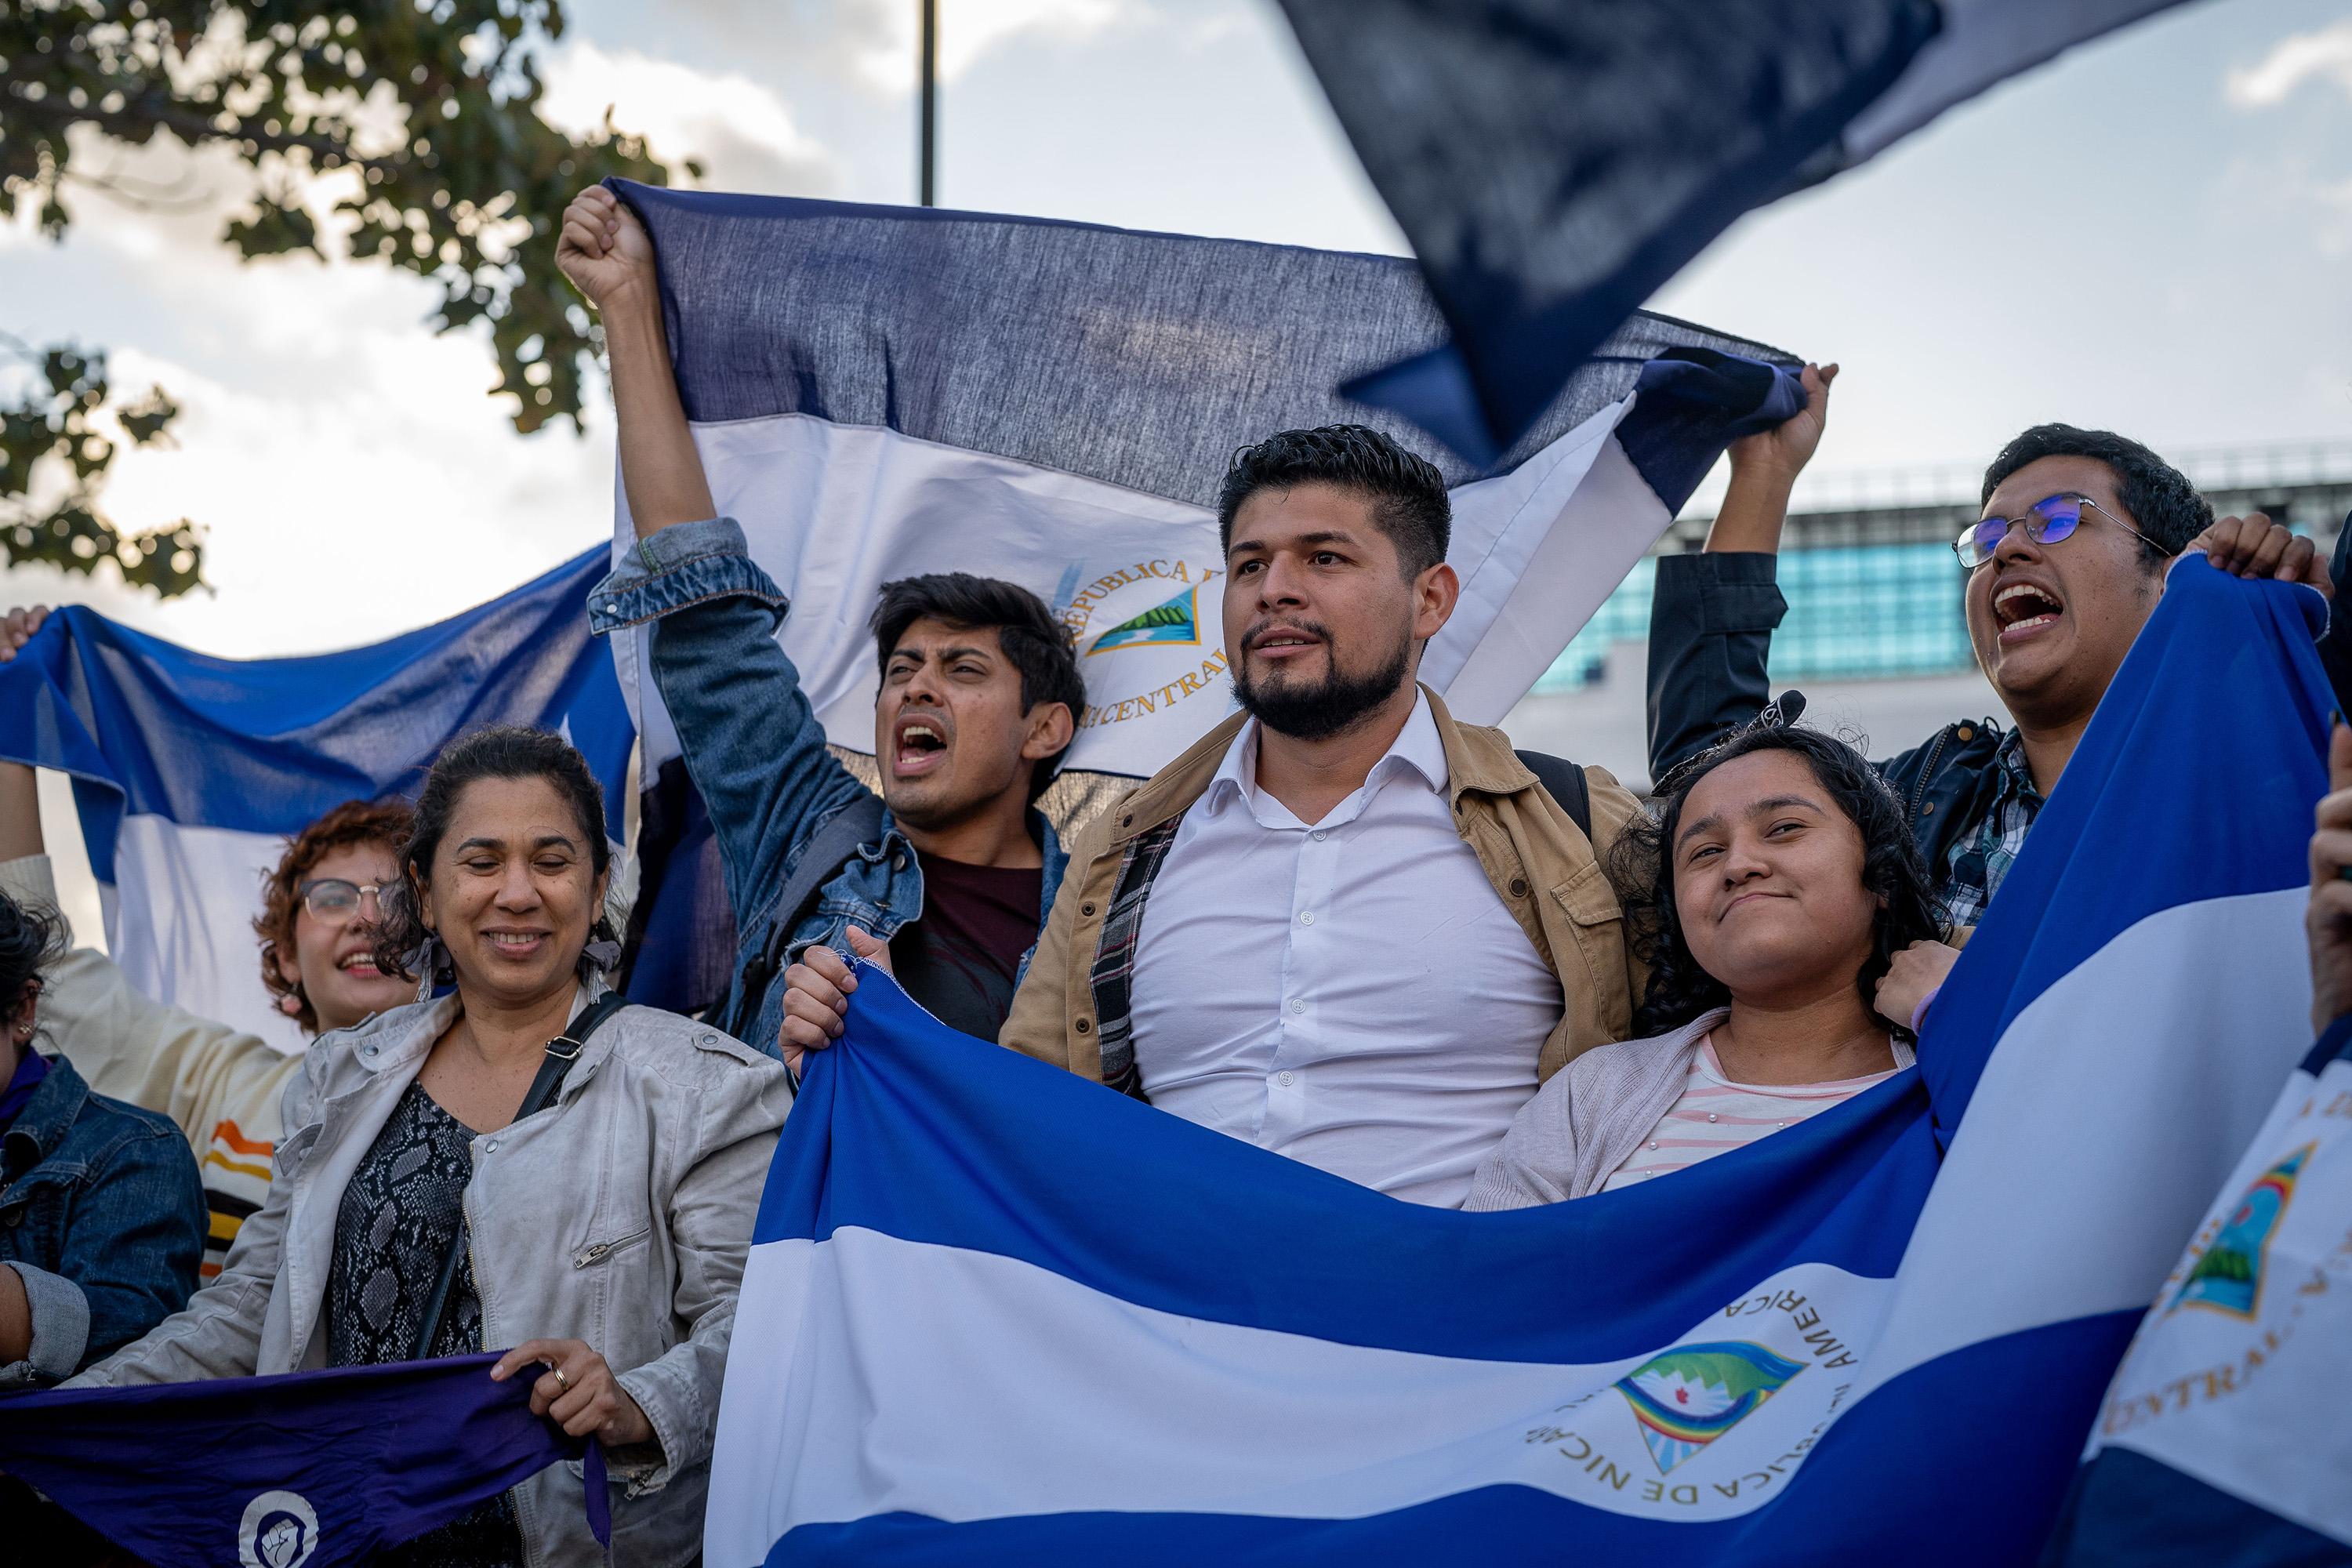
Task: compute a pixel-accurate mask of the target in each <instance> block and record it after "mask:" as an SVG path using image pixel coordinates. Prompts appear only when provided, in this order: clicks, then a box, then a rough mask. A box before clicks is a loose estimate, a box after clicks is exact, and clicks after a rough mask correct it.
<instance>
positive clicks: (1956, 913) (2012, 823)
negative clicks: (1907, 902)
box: [1944, 730, 2042, 926]
mask: <svg viewBox="0 0 2352 1568" xmlns="http://www.w3.org/2000/svg"><path fill="white" fill-rule="evenodd" d="M1993 761H1994V763H1995V764H1996V765H1997V766H1998V767H1999V768H2000V784H1999V785H1998V786H1997V787H1996V788H1995V790H1994V792H1993V797H1992V805H1991V808H1990V809H1989V810H1988V811H1986V813H1985V814H1984V817H1983V819H1982V820H1981V821H1979V823H1978V824H1977V826H1976V830H1975V831H1974V832H1972V833H1964V834H1962V835H1961V836H1960V837H1958V839H1957V840H1955V841H1954V843H1953V845H1952V850H1951V857H1950V861H1949V864H1948V867H1947V868H1946V871H1945V876H1944V909H1945V910H1946V912H1947V913H1948V916H1949V917H1950V919H1951V922H1952V924H1953V925H1955V926H1972V925H1975V924H1976V923H1977V922H1978V921H1980V920H1982V919H1984V912H1985V906H1986V905H1988V904H1990V903H1991V902H1992V896H1993V895H1994V894H1995V893H1997V892H1999V891H2000V884H2001V879H2002V878H2004V877H2006V876H2008V875H2009V867H2010V862H2011V861H2013V860H2015V859H2016V858H2017V854H2018V851H2019V850H2021V849H2022V848H2024V847H2025V835H2026V833H2027V832H2028V831H2029V830H2030V829H2032V826H2033V819H2034V818H2035V817H2037V816H2041V815H2042V792H2041V791H2039V790H2037V789H2035V788H2034V787H2033V771H2032V769H2031V768H2029V767H2027V766H2026V765H2025V742H2024V741H2023V740H2022V739H2021V737H2020V736H2019V734H2018V732H2017V731H2014V730H2011V731H2010V732H2009V735H2008V737H2007V738H2006V739H2004V740H2003V741H2002V742H2001V743H2000V751H1998V752H1994V753H1993Z"/></svg>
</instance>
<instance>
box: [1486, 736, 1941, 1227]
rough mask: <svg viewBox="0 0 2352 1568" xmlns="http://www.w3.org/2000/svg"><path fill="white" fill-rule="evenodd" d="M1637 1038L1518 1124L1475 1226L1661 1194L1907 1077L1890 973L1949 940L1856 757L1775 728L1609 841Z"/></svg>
mask: <svg viewBox="0 0 2352 1568" xmlns="http://www.w3.org/2000/svg"><path fill="white" fill-rule="evenodd" d="M1618 842H1619V845H1620V846H1621V848H1620V850H1619V851H1618V854H1619V859H1618V862H1617V864H1616V865H1615V866H1614V867H1613V868H1612V869H1613V870H1614V871H1615V872H1616V873H1617V877H1618V881H1619V883H1620V886H1621V890H1622V893H1623V895H1624V898H1625V901H1626V904H1627V915H1628V918H1629V920H1630V921H1631V922H1632V933H1631V934H1632V937H1633V942H1634V950H1635V952H1638V953H1639V954H1640V955H1641V956H1642V958H1643V960H1644V961H1645V962H1646V963H1648V964H1649V965H1650V979H1649V985H1648V990H1647V992H1646V994H1645V995H1644V998H1643V1005H1642V1006H1641V1007H1640V1008H1639V1009H1638V1010H1637V1011H1636V1012H1635V1013H1634V1015H1633V1028H1634V1032H1635V1033H1636V1035H1638V1036H1640V1038H1637V1039H1631V1040H1624V1041H1621V1042H1619V1043H1618V1044H1616V1045H1611V1046H1602V1047H1599V1048H1598V1049H1595V1050H1591V1051H1587V1052H1585V1053H1584V1055H1582V1056H1580V1057H1579V1058H1576V1060H1574V1061H1572V1062H1570V1063H1569V1065H1568V1066H1567V1067H1566V1068H1562V1069H1561V1070H1560V1071H1559V1072H1558V1073H1556V1074H1554V1075H1553V1077H1552V1079H1551V1081H1550V1082H1549V1083H1547V1084H1545V1085H1544V1087H1543V1089H1541V1090H1540V1091H1538V1093H1537V1095H1536V1097H1535V1098H1534V1099H1533V1100H1529V1101H1528V1103H1527V1104H1526V1105H1524V1106H1522V1107H1521V1108H1520V1109H1519V1113H1518V1115H1517V1118H1515V1119H1514V1120H1513V1121H1512V1123H1511V1130H1510V1131H1509V1132H1508V1133H1507V1134H1506V1135H1505V1137H1504V1139H1503V1142H1501V1143H1500V1144H1498V1145H1496V1148H1495V1150H1494V1152H1492V1153H1490V1154H1489V1155H1487V1157H1486V1161H1485V1163H1482V1164H1481V1165H1480V1166H1479V1168H1478V1171H1477V1173H1476V1175H1475V1176H1474V1177H1473V1178H1472V1181H1471V1186H1470V1196H1469V1199H1468V1200H1467V1202H1466V1203H1465V1205H1463V1206H1464V1207H1465V1208H1472V1209H1507V1208H1526V1207H1530V1206H1532V1205H1537V1204H1549V1203H1559V1201H1561V1200H1562V1199H1565V1198H1580V1197H1585V1196H1588V1195H1590V1194H1593V1193H1598V1192H1606V1191H1612V1190H1614V1189H1616V1188H1619V1187H1624V1186H1631V1185H1634V1184H1640V1183H1643V1182H1647V1181H1653V1180H1655V1179H1656V1178H1657V1177H1660V1176H1664V1175H1669V1174H1671V1173H1674V1172H1675V1171H1679V1170H1683V1169H1685V1168H1687V1167H1689V1166H1691V1165H1693V1164H1696V1163H1698V1162H1700V1161H1702V1160H1706V1159H1711V1158H1713V1157H1714V1156H1716V1155H1717V1154H1723V1153H1727V1152H1730V1151H1731V1150H1733V1149H1737V1148H1739V1147H1741V1146H1743V1145H1745V1144H1748V1143H1751V1142H1755V1141H1756V1140H1757V1139H1759V1138H1762V1137H1766V1136H1769V1134H1771V1133H1773V1132H1776V1131H1780V1129H1781V1128H1783V1127H1786V1126H1788V1125H1790V1123H1791V1122H1794V1121H1802V1120H1803V1119H1804V1118H1806V1117H1808V1116H1812V1115H1815V1114H1817V1113H1819V1112H1821V1111H1822V1110H1828V1109H1829V1108H1830V1107H1831V1106H1832V1105H1836V1104H1838V1103H1840V1102H1841V1101H1843V1100H1848V1099H1850V1098H1852V1097H1853V1096H1854V1095H1856V1094H1859V1093H1860V1092H1862V1091H1863V1090H1864V1089H1868V1088H1870V1087H1871V1086H1873V1085H1874V1084H1876V1083H1878V1082H1880V1081H1882V1080H1883V1079H1886V1078H1888V1077H1891V1076H1892V1075H1893V1074H1895V1072H1897V1071H1900V1070H1901V1069H1903V1068H1908V1067H1909V1066H1911V1065H1912V1054H1911V1048H1910V1046H1909V1044H1908V1043H1907V1039H1906V1035H1907V1030H1908V1026H1910V1025H1911V1023H1912V1020H1911V1018H1910V1017H1909V1016H1908V1015H1907V1013H1906V1016H1904V1017H1903V1018H1902V1019H1901V1020H1900V1023H1899V1025H1898V1024H1897V1023H1896V1022H1893V1021H1890V1020H1888V1019H1887V1018H1885V1017H1882V1016H1879V1014H1878V1013H1877V1011H1876V1008H1877V1007H1878V1006H1879V1005H1892V1004H1891V1003H1889V1002H1888V1001H1887V998H1886V997H1885V994H1882V989H1881V988H1882V983H1883V982H1884V981H1885V977H1886V974H1887V971H1888V968H1889V966H1890V965H1891V964H1892V963H1893V962H1894V960H1895V956H1896V955H1897V954H1899V953H1901V952H1903V951H1904V950H1905V949H1906V947H1908V946H1909V945H1910V944H1911V943H1913V942H1928V941H1937V940H1940V939H1941V938H1942V937H1943V935H1944V930H1943V926H1942V924H1941V922H1940V921H1939V920H1938V918H1937V910H1936V906H1935V903H1934V900H1933V897H1932V894H1931V892H1930V886H1931V884H1930V883H1929V881H1928V879H1927V868H1926V866H1925V865H1924V864H1923V863H1922V862H1921V860H1920V858H1919V851H1918V849H1917V847H1916V846H1915V845H1914V844H1913V842H1912V838H1911V832H1910V829H1909V828H1908V827H1907V826H1906V825H1905V822H1904V814H1903V806H1902V803H1901V802H1900V801H1898V800H1896V799H1895V795H1894V794H1893V792H1892V791H1890V790H1889V789H1888V788H1887V786H1886V784H1885V780H1883V779H1881V778H1880V777H1879V776H1878V774H1877V773H1876V771H1875V770H1874V769H1873V768H1872V767H1871V766H1870V764H1869V763H1868V762H1867V761H1865V760H1864V757H1863V756H1862V754H1861V753H1860V752H1856V751H1855V750H1854V749H1853V747H1852V746H1849V745H1846V744H1845V743H1844V742H1841V741H1837V740H1833V739H1832V738H1831V737H1829V736H1827V735H1824V734H1822V733H1820V732H1819V731H1811V730H1799V729H1796V728H1794V727H1792V726H1790V725H1786V724H1783V723H1781V722H1780V721H1779V720H1778V719H1777V717H1773V716H1770V715H1768V716H1767V717H1766V718H1764V719H1761V720H1759V721H1757V722H1756V723H1754V724H1752V725H1750V726H1749V727H1748V728H1747V729H1745V730H1742V731H1739V732H1738V734H1736V735H1734V736H1732V737H1731V738H1730V739H1729V740H1727V741H1726V742H1723V743H1722V744H1721V745H1719V746H1717V748H1716V749H1715V750H1713V751H1711V752H1704V753H1702V754H1701V755H1699V756H1698V757H1696V758H1694V759H1693V760H1692V761H1691V762H1690V763H1687V764H1685V767H1684V768H1683V769H1682V770H1681V771H1680V772H1679V773H1677V774H1675V775H1674V776H1672V777H1670V778H1669V779H1667V780H1666V788H1665V791H1664V795H1663V796H1662V797H1661V799H1660V800H1659V802H1658V805H1657V807H1656V809H1655V810H1654V813H1653V814H1652V815H1651V816H1649V817H1648V818H1647V819H1645V820H1643V821H1642V822H1638V823H1636V824H1635V825H1634V826H1631V827H1629V828H1627V829H1626V831H1625V833H1624V834H1623V835H1622V837H1620V838H1619V840H1618Z"/></svg>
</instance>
